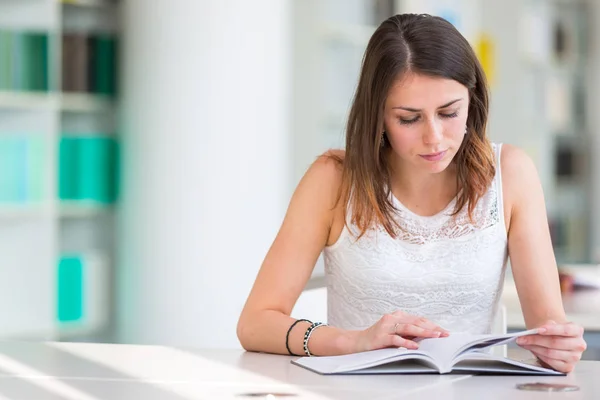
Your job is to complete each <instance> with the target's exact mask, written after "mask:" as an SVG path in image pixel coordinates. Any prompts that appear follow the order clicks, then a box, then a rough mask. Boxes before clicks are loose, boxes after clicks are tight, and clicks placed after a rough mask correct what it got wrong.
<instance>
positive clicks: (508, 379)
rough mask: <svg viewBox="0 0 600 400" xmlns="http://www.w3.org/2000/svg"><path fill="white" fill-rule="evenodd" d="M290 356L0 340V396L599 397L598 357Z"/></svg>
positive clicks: (10, 399) (17, 399) (22, 399)
mask: <svg viewBox="0 0 600 400" xmlns="http://www.w3.org/2000/svg"><path fill="white" fill-rule="evenodd" d="M290 359H291V358H290V357H287V356H278V355H270V354H257V353H248V352H244V351H242V350H208V349H204V350H198V349H188V348H174V347H165V346H142V345H114V344H93V343H62V342H48V343H34V342H0V399H1V400H34V399H35V400H65V399H69V400H105V399H110V400H121V399H123V400H124V399H127V400H132V399H135V400H137V399H140V400H141V399H143V400H191V399H236V400H240V399H244V398H254V399H255V398H264V399H271V400H276V399H278V397H273V396H271V397H269V396H267V397H243V396H241V395H244V394H251V393H260V392H263V393H284V394H285V393H287V394H295V395H296V396H294V397H282V398H284V399H286V398H289V399H291V400H294V399H344V400H354V399H357V400H358V399H361V400H362V399H373V400H384V399H385V400H388V399H389V400H391V399H403V398H414V397H416V396H419V397H420V398H422V399H429V398H431V399H438V398H444V399H470V398H473V399H480V398H485V399H505V398H511V400H519V399H537V398H539V399H541V398H543V399H563V398H568V399H598V398H600V379H598V377H600V362H596V361H582V362H581V363H580V364H578V366H577V369H576V371H575V372H573V373H572V374H569V375H568V376H566V377H517V376H472V375H464V374H456V375H454V374H452V375H410V376H409V375H378V376H321V375H317V374H315V373H312V372H310V371H308V370H305V369H303V368H300V367H297V366H294V365H292V364H290ZM540 381H543V382H558V383H571V384H576V385H578V386H580V388H581V390H580V391H578V392H571V393H552V394H548V393H542V392H524V391H520V390H517V389H515V384H517V383H521V382H540Z"/></svg>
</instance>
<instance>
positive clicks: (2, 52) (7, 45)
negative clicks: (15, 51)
mask: <svg viewBox="0 0 600 400" xmlns="http://www.w3.org/2000/svg"><path fill="white" fill-rule="evenodd" d="M11 41H12V39H11V33H10V32H9V31H4V30H0V90H11V89H12V63H11V56H12V42H11Z"/></svg>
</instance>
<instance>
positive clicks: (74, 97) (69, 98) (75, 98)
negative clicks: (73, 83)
mask: <svg viewBox="0 0 600 400" xmlns="http://www.w3.org/2000/svg"><path fill="white" fill-rule="evenodd" d="M60 108H61V110H62V111H64V112H106V111H111V110H112V109H113V101H112V100H111V99H110V98H109V97H105V96H98V95H93V94H87V93H62V94H61V95H60Z"/></svg>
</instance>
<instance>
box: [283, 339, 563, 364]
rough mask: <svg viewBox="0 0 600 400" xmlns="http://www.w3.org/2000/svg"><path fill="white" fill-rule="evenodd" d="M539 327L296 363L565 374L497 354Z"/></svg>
mask: <svg viewBox="0 0 600 400" xmlns="http://www.w3.org/2000/svg"><path fill="white" fill-rule="evenodd" d="M536 333H537V330H535V329H532V330H528V331H521V332H516V333H509V334H501V335H494V334H489V335H473V334H468V333H455V334H452V333H451V334H450V336H448V337H444V338H437V339H421V340H418V342H419V349H417V350H408V349H405V348H396V347H394V348H385V349H378V350H372V351H365V352H361V353H354V354H347V355H341V356H328V357H318V356H317V357H300V358H298V359H293V360H292V364H295V365H298V366H300V367H304V368H306V369H308V370H311V371H313V372H316V373H319V374H323V375H331V374H422V373H437V374H448V373H452V372H457V373H488V374H514V375H565V374H564V373H562V372H558V371H555V370H553V369H550V368H546V367H544V366H542V365H541V364H540V363H539V362H538V361H537V360H536V359H535V358H534V357H532V359H531V360H516V359H511V358H507V357H501V356H497V355H494V354H492V353H491V352H490V350H491V349H492V347H494V346H501V345H506V344H508V343H510V342H512V341H515V340H516V338H517V337H519V336H527V335H533V334H536Z"/></svg>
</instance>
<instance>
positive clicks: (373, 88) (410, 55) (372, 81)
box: [332, 14, 495, 237]
mask: <svg viewBox="0 0 600 400" xmlns="http://www.w3.org/2000/svg"><path fill="white" fill-rule="evenodd" d="M408 71H410V72H413V73H417V74H424V75H429V76H434V77H443V78H447V79H453V80H455V81H457V82H459V83H461V84H462V85H464V86H465V87H467V89H468V90H469V109H468V119H467V133H466V135H465V138H464V140H463V143H462V145H461V147H460V148H459V150H458V152H457V154H456V156H455V157H454V159H453V162H454V163H455V164H456V168H457V180H458V182H457V184H458V188H459V194H458V197H457V201H456V208H455V209H454V215H456V214H458V213H459V212H460V211H461V210H462V209H463V208H464V207H467V210H468V215H469V218H471V219H472V218H473V211H474V209H475V206H476V204H477V201H478V200H479V199H480V198H481V197H482V196H483V195H484V194H485V192H486V191H487V189H488V187H489V185H490V184H491V182H492V179H493V177H494V174H495V167H494V156H493V151H492V147H491V144H490V142H489V140H488V138H487V136H486V124H487V118H488V107H489V94H488V86H487V82H486V79H485V74H484V72H483V69H482V67H481V65H480V63H479V61H478V59H477V56H476V55H475V53H474V51H473V49H472V48H471V46H470V44H469V42H468V41H467V40H466V39H465V38H464V37H463V36H462V35H461V34H460V32H458V30H457V29H456V28H455V27H454V26H453V25H452V24H450V23H449V22H447V21H446V20H444V19H442V18H439V17H435V16H431V15H426V14H419V15H417V14H401V15H396V16H393V17H390V18H388V19H387V20H385V21H384V22H382V23H381V25H380V26H379V27H378V28H377V30H376V31H375V33H374V34H373V36H372V37H371V39H370V40H369V43H368V45H367V49H366V51H365V54H364V57H363V61H362V66H361V72H360V77H359V82H358V86H357V89H356V93H355V95H354V99H353V103H352V107H351V109H350V114H349V117H348V122H347V127H346V152H345V155H344V156H343V157H340V156H332V157H334V158H335V159H336V160H337V161H338V162H339V163H340V164H341V165H342V170H343V172H342V184H341V188H340V192H339V197H338V202H339V201H342V202H343V204H344V206H345V209H348V207H349V208H350V210H351V218H350V221H346V224H348V222H350V223H352V224H353V225H355V226H356V227H357V228H358V229H359V231H360V236H362V235H363V234H364V233H365V231H366V230H367V229H369V228H372V227H373V226H375V225H381V226H383V227H384V228H385V230H386V231H387V232H388V234H390V235H391V236H392V237H396V235H397V230H396V229H397V228H398V226H397V223H396V222H395V220H394V218H393V217H392V216H393V213H394V212H395V211H396V208H395V207H394V205H393V202H392V198H391V196H390V190H391V189H390V188H391V185H390V167H389V164H388V161H387V158H386V156H385V154H386V150H388V149H387V147H388V146H389V143H387V141H386V140H385V138H384V137H383V135H382V134H381V133H382V132H383V130H384V122H383V117H384V106H385V101H386V97H387V96H388V93H389V91H390V88H391V86H392V84H393V83H394V82H395V81H396V80H397V79H399V78H400V77H402V75H403V74H404V73H406V72H408ZM382 141H383V144H382ZM338 204H339V203H338ZM360 236H359V237H360Z"/></svg>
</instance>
